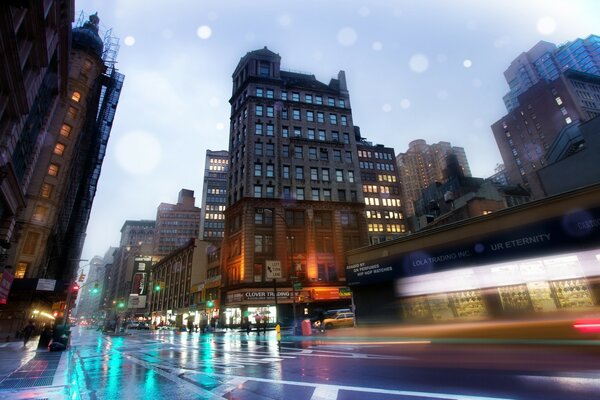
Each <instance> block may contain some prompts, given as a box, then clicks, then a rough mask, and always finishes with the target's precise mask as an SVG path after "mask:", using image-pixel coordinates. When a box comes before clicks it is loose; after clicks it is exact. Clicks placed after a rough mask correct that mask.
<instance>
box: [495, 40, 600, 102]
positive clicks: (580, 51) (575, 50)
mask: <svg viewBox="0 0 600 400" xmlns="http://www.w3.org/2000/svg"><path fill="white" fill-rule="evenodd" d="M528 55H531V51H530V52H529V53H528ZM522 59H523V58H521V60H522ZM530 62H531V65H528V66H522V67H521V68H519V70H518V72H517V73H516V74H515V76H514V77H512V78H511V80H510V81H508V82H507V83H508V85H509V87H510V92H508V93H507V94H506V95H505V96H504V104H505V106H506V108H507V109H508V111H509V112H510V111H512V110H514V109H515V108H516V107H518V106H519V102H518V99H517V96H519V95H520V94H521V93H523V92H524V91H526V90H527V89H529V88H530V87H531V86H533V85H534V84H535V83H536V82H538V81H539V80H545V81H553V80H555V79H557V78H558V77H559V76H560V74H561V73H562V72H565V71H567V70H569V69H572V70H575V71H580V72H586V73H588V74H594V75H600V36H597V35H590V36H588V37H587V38H586V39H580V38H578V39H576V40H574V41H572V42H567V43H565V44H564V45H561V46H559V47H557V48H556V49H555V50H554V51H552V52H549V51H547V52H544V53H543V54H541V55H538V56H537V57H536V58H535V59H534V60H533V61H530Z"/></svg>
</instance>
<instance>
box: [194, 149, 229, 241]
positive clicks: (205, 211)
mask: <svg viewBox="0 0 600 400" xmlns="http://www.w3.org/2000/svg"><path fill="white" fill-rule="evenodd" d="M228 172H229V153H228V152H227V151H225V150H221V151H212V150H206V162H205V163H204V185H203V186H202V206H201V207H200V210H201V211H200V239H202V240H208V241H210V242H213V243H220V242H221V240H223V235H224V232H225V207H226V206H227V174H228Z"/></svg>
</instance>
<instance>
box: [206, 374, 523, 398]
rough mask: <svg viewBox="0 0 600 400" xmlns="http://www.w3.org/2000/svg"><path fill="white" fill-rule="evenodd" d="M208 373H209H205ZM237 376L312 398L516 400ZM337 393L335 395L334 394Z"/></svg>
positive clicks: (229, 376)
mask: <svg viewBox="0 0 600 400" xmlns="http://www.w3.org/2000/svg"><path fill="white" fill-rule="evenodd" d="M203 375H208V374H203ZM208 376H220V377H223V378H225V377H228V378H232V377H233V376H232V375H223V374H210V375H208ZM236 378H241V379H245V381H244V382H246V381H256V382H263V383H272V384H277V385H293V386H304V387H314V388H315V392H314V393H313V397H311V399H310V400H334V399H336V398H337V395H338V394H339V391H340V390H345V391H351V392H360V393H371V394H388V395H396V396H412V397H426V398H431V399H445V400H515V399H514V398H508V397H489V396H473V395H463V394H457V393H435V392H420V391H412V390H391V389H377V388H367V387H361V386H344V385H326V384H321V383H310V382H298V381H284V380H279V379H268V378H256V377H249V376H237V377H236ZM334 393H335V397H334V396H333V394H334Z"/></svg>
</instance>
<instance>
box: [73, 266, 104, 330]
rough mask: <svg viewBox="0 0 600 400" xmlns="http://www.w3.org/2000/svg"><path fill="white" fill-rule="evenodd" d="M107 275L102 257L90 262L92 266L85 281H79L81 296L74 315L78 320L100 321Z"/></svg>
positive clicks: (102, 314)
mask: <svg viewBox="0 0 600 400" xmlns="http://www.w3.org/2000/svg"><path fill="white" fill-rule="evenodd" d="M105 274H106V262H105V260H104V259H103V258H102V257H99V256H95V257H93V258H92V259H91V260H90V265H89V268H88V270H87V273H86V274H85V279H84V280H83V281H81V279H80V280H79V283H80V287H79V294H78V296H77V308H76V309H75V312H74V313H73V314H74V316H75V318H77V319H87V320H93V321H94V322H97V321H99V320H100V319H101V318H102V317H103V316H104V313H103V312H102V308H101V306H102V303H103V302H102V290H103V287H104V280H105Z"/></svg>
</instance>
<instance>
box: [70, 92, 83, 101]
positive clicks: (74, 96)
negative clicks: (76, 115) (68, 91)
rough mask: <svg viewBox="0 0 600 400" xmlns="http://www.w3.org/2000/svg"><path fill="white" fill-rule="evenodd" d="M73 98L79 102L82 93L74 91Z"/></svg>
mask: <svg viewBox="0 0 600 400" xmlns="http://www.w3.org/2000/svg"><path fill="white" fill-rule="evenodd" d="M71 100H73V101H74V102H76V103H79V100H81V93H79V92H77V91H75V92H73V94H72V95H71Z"/></svg>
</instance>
